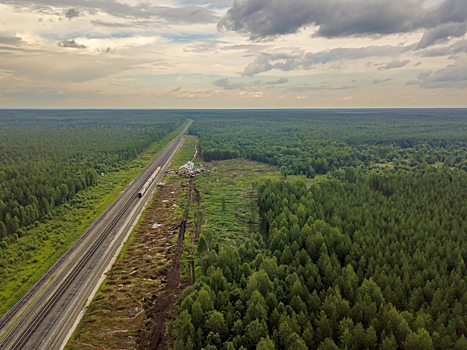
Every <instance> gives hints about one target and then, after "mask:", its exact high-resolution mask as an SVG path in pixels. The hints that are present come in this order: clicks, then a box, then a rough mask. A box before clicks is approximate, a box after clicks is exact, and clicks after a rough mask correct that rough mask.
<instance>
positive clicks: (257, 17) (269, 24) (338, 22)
mask: <svg viewBox="0 0 467 350" xmlns="http://www.w3.org/2000/svg"><path fill="white" fill-rule="evenodd" d="M306 27H315V28H316V32H315V34H314V36H317V37H325V38H338V37H349V36H355V37H371V36H380V35H388V34H397V33H408V32H413V31H415V30H425V33H424V35H423V37H422V39H421V40H420V43H419V48H425V47H428V46H430V45H433V44H435V43H439V42H442V41H446V40H448V39H450V38H453V37H457V38H459V37H462V36H463V35H464V34H465V33H466V31H467V6H466V4H465V0H444V1H442V2H441V3H440V4H438V5H433V6H431V7H429V8H426V7H425V1H424V0H401V1H394V0H373V1H368V0H353V1H348V0H315V1H309V0H289V1H283V0H244V1H238V0H237V1H234V3H233V5H232V7H231V8H230V9H229V10H228V11H227V14H226V15H225V16H224V17H223V18H222V19H221V20H220V21H219V23H218V28H219V29H220V30H230V31H236V32H239V33H243V34H246V35H248V36H249V37H250V39H251V40H268V39H272V38H274V37H276V36H280V35H287V34H294V33H297V32H298V31H300V30H301V29H303V28H306Z"/></svg>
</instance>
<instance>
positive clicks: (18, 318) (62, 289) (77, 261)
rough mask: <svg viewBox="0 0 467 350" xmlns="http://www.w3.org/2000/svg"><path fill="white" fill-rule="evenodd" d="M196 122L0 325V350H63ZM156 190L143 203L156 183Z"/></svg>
mask: <svg viewBox="0 0 467 350" xmlns="http://www.w3.org/2000/svg"><path fill="white" fill-rule="evenodd" d="M190 125H191V121H190V122H189V123H188V125H187V126H186V127H185V128H184V130H183V131H182V132H181V133H180V134H179V135H178V136H177V137H176V138H175V139H174V140H172V141H171V142H170V143H169V144H168V145H167V146H166V147H165V148H164V150H163V151H162V152H160V154H159V155H158V156H157V157H156V158H155V159H154V160H153V161H152V162H151V163H150V164H149V165H148V166H147V167H146V168H145V169H144V170H143V171H142V172H141V173H140V175H138V176H137V177H136V179H135V180H133V181H132V182H131V183H130V184H129V185H128V186H127V187H126V188H125V190H124V191H122V193H121V194H120V195H119V197H118V198H117V199H116V200H115V201H114V202H113V203H112V204H111V205H110V206H109V207H108V208H107V209H106V210H105V212H104V213H103V214H102V215H101V216H100V217H99V218H98V219H97V220H96V221H95V222H94V223H93V224H92V225H91V226H90V227H89V228H88V229H87V230H86V232H85V233H84V234H83V235H81V237H80V238H79V239H78V240H77V241H76V242H75V243H74V244H73V245H72V246H71V247H70V248H69V249H68V250H67V251H66V252H65V253H64V254H63V255H62V256H61V257H60V258H59V259H58V260H57V262H56V263H55V264H54V265H53V266H52V267H51V268H50V269H49V270H48V271H47V272H46V273H45V274H44V275H43V276H42V277H41V278H40V279H39V280H38V282H37V283H36V284H34V286H33V287H32V288H31V289H30V290H29V291H28V292H27V293H26V294H25V295H24V296H23V298H21V300H20V301H18V302H17V303H16V304H15V306H14V307H13V308H12V309H11V310H10V311H9V312H8V313H7V314H5V316H4V317H3V318H2V319H1V320H0V337H1V338H0V349H8V350H10V349H12V350H14V349H34V350H35V349H60V348H62V346H63V345H64V342H65V341H66V340H67V339H68V337H69V335H70V334H71V331H72V328H73V326H74V324H75V320H76V318H77V317H78V315H79V313H80V312H81V310H82V308H83V305H84V303H85V302H86V301H87V300H88V298H90V296H92V291H93V290H95V289H96V285H97V284H98V282H99V280H100V278H101V276H102V274H103V273H104V272H105V269H106V267H107V265H108V264H109V263H110V261H111V259H112V257H113V255H114V254H115V252H116V251H117V249H118V248H119V247H120V246H121V244H122V243H123V241H124V239H125V237H126V236H127V233H128V231H129V230H131V228H132V227H133V225H134V223H135V221H136V219H137V218H138V217H139V213H140V212H141V211H142V209H143V208H144V205H145V203H146V201H147V200H148V198H149V194H150V193H151V192H152V189H153V188H154V187H155V185H156V182H157V181H155V178H154V171H155V169H156V168H157V167H160V171H159V172H158V174H157V176H156V179H157V178H161V177H162V176H163V174H164V173H165V170H166V169H167V167H168V165H169V163H170V161H171V159H172V157H173V155H174V154H175V152H176V151H177V150H178V148H179V147H180V146H181V144H182V142H183V136H184V135H185V134H186V131H187V130H188V127H189V126H190ZM151 177H153V178H152V180H153V181H150V182H151V187H150V188H149V189H145V192H146V195H145V196H144V197H143V198H139V195H138V194H139V193H140V192H141V189H142V188H143V187H144V186H146V185H147V183H148V180H149V179H150V178H151Z"/></svg>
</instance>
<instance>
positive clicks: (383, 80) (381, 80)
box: [371, 78, 392, 85]
mask: <svg viewBox="0 0 467 350" xmlns="http://www.w3.org/2000/svg"><path fill="white" fill-rule="evenodd" d="M390 80H392V79H390V78H387V79H374V80H373V81H372V82H371V83H372V84H374V85H379V84H384V83H386V82H388V81H390Z"/></svg>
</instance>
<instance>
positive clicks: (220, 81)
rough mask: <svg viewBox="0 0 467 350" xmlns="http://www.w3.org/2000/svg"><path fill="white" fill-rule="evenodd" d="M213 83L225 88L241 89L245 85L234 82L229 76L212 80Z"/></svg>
mask: <svg viewBox="0 0 467 350" xmlns="http://www.w3.org/2000/svg"><path fill="white" fill-rule="evenodd" d="M212 83H213V85H216V86H219V87H221V88H223V89H224V90H240V89H243V88H244V87H245V84H243V83H232V82H231V81H230V80H229V79H228V78H222V79H217V80H215V81H213V82H212Z"/></svg>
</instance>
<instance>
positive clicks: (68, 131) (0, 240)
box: [0, 110, 185, 257]
mask: <svg viewBox="0 0 467 350" xmlns="http://www.w3.org/2000/svg"><path fill="white" fill-rule="evenodd" d="M184 120H185V118H184V117H183V116H181V115H179V114H178V115H175V116H174V115H166V116H163V115H161V116H158V117H157V118H154V115H153V114H152V113H151V112H147V111H106V112H102V111H96V110H89V111H63V110H62V111H61V110H47V111H43V110H3V111H2V112H1V114H0V165H1V166H0V248H1V249H8V243H11V242H14V241H16V239H17V238H18V236H21V235H22V234H23V233H24V229H25V228H26V227H28V226H30V225H33V224H34V223H35V222H37V221H41V220H43V219H44V218H45V217H47V214H49V213H50V212H51V211H53V210H54V208H56V207H59V206H61V205H63V204H65V203H67V202H68V201H70V200H71V199H72V198H73V197H74V196H75V195H76V194H77V193H79V192H80V191H82V190H84V189H85V188H87V187H89V186H93V185H95V184H96V183H97V182H98V179H99V176H101V175H103V174H106V173H108V172H112V171H117V170H118V169H119V168H121V167H122V166H124V165H125V164H126V163H127V162H129V161H130V160H132V159H134V158H136V156H137V155H138V154H140V153H141V152H142V151H143V150H145V149H146V148H147V147H148V146H149V145H150V144H152V143H153V142H155V141H158V140H160V139H161V138H162V137H164V136H165V135H167V134H168V133H170V132H172V131H174V130H175V129H176V128H177V127H178V126H179V125H181V123H182V122H183V121H184ZM1 249H0V253H1ZM0 257H1V255H0Z"/></svg>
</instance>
